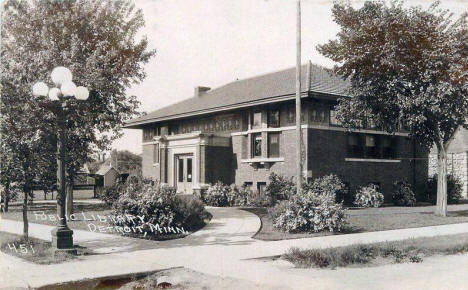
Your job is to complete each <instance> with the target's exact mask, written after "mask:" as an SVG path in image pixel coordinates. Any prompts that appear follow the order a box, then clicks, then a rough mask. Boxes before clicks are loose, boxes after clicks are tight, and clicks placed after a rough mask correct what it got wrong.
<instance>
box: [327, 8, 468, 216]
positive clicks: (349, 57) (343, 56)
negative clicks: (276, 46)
mask: <svg viewBox="0 0 468 290" xmlns="http://www.w3.org/2000/svg"><path fill="white" fill-rule="evenodd" d="M332 12H333V17H334V21H335V22H336V23H337V24H338V25H339V26H340V27H341V30H340V32H339V33H338V35H337V39H336V40H331V41H329V42H328V43H326V44H324V45H319V46H318V50H319V51H320V52H321V53H322V54H323V55H325V56H327V57H329V58H331V59H332V60H334V61H335V62H337V63H338V64H337V65H336V66H335V68H334V70H335V72H336V73H338V74H340V75H342V76H343V77H344V78H347V79H349V80H350V82H351V87H352V89H351V91H350V94H351V95H352V96H353V97H352V98H342V99H340V101H339V104H338V106H337V110H338V118H339V120H340V121H341V122H343V124H344V125H345V126H347V127H359V126H362V125H363V124H364V122H365V121H366V119H367V120H368V121H369V120H370V121H371V122H373V123H375V124H376V125H377V126H380V127H382V128H383V129H385V130H386V131H388V132H391V133H392V132H395V131H397V130H398V128H399V121H400V122H403V123H404V125H405V126H406V127H407V129H408V130H409V135H410V137H413V138H415V139H416V140H417V141H418V142H419V143H420V144H421V145H422V146H424V147H426V148H428V147H430V146H432V145H433V144H435V146H436V147H437V150H438V172H439V176H441V177H442V178H440V179H439V180H438V190H437V208H436V212H435V213H436V214H437V215H441V216H445V215H446V213H447V178H446V173H447V148H448V146H449V144H450V142H451V140H452V139H453V136H454V133H455V131H456V130H457V128H459V127H460V126H462V125H464V124H465V118H466V116H467V115H468V98H467V96H468V87H467V85H466V84H467V80H468V72H467V69H468V41H467V39H468V28H467V25H466V14H464V15H463V16H462V17H460V18H459V19H454V17H453V15H452V14H450V13H449V11H446V10H442V9H440V7H439V3H438V2H435V3H434V4H432V5H431V6H430V7H429V8H428V9H423V8H421V7H410V8H406V7H404V6H403V3H402V2H400V1H392V2H390V4H386V3H385V1H367V2H365V3H364V6H363V7H362V8H360V9H354V8H353V7H351V5H350V4H335V5H334V7H333V10H332Z"/></svg>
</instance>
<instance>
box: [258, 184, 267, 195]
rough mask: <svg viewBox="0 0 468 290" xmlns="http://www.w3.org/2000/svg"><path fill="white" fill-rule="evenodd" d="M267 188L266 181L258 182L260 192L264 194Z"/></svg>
mask: <svg viewBox="0 0 468 290" xmlns="http://www.w3.org/2000/svg"><path fill="white" fill-rule="evenodd" d="M265 188H266V182H257V191H258V193H259V194H264V193H265Z"/></svg>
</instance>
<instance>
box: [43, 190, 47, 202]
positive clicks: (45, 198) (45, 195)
mask: <svg viewBox="0 0 468 290" xmlns="http://www.w3.org/2000/svg"><path fill="white" fill-rule="evenodd" d="M42 191H44V200H47V190H45V189H43V190H42Z"/></svg>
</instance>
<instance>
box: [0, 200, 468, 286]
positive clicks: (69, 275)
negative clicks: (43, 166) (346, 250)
mask: <svg viewBox="0 0 468 290" xmlns="http://www.w3.org/2000/svg"><path fill="white" fill-rule="evenodd" d="M208 210H209V211H210V212H211V213H212V215H213V218H212V220H211V222H210V224H208V225H207V226H206V227H205V228H203V229H202V230H200V231H198V232H196V233H194V234H192V235H189V236H187V237H185V238H183V239H178V240H170V241H161V242H153V241H149V242H151V243H154V245H155V247H154V248H153V249H148V250H141V251H133V252H120V253H112V254H107V255H95V256H85V257H80V260H78V261H72V262H68V263H63V264H59V265H41V266H39V265H34V264H30V263H27V265H26V266H25V265H24V263H21V265H19V264H17V263H15V262H14V261H13V262H11V259H3V256H4V254H2V256H0V267H2V266H3V267H4V268H5V266H6V270H5V271H6V272H3V273H12V275H13V273H14V275H15V276H17V277H18V276H19V277H23V280H27V281H28V283H29V284H30V285H31V286H32V287H38V286H41V285H47V284H52V283H59V282H64V281H72V280H80V279H83V277H86V278H96V277H102V276H110V275H117V274H128V273H133V272H142V271H152V270H161V269H167V268H172V267H180V266H183V267H187V268H190V269H193V270H195V271H200V272H203V273H207V274H211V275H217V276H220V277H226V276H228V277H233V278H242V279H248V280H251V281H254V282H255V283H258V284H259V285H276V286H279V285H281V286H284V287H286V286H288V285H291V283H290V281H289V280H291V279H295V277H294V275H295V274H294V273H298V272H291V273H289V274H288V275H289V276H285V275H286V274H285V272H284V271H282V270H278V269H275V268H274V267H271V266H270V265H266V264H261V262H259V261H249V260H246V259H252V258H258V257H265V256H275V255H281V254H283V253H285V252H286V251H287V250H288V249H289V248H290V247H300V248H324V247H338V246H346V245H350V244H355V243H373V242H382V241H394V240H402V239H408V238H417V237H431V236H438V235H449V234H458V233H467V232H468V223H464V224H450V225H442V226H432V227H424V228H411V229H403V230H391V231H382V232H369V233H357V234H347V235H335V236H324V237H315V238H303V239H296V240H283V241H260V240H255V239H252V238H251V237H252V236H253V235H254V234H255V232H256V231H257V230H258V229H259V228H260V220H259V218H258V217H257V216H256V215H254V214H252V213H249V212H246V211H242V210H238V209H235V208H208ZM3 224H4V223H3V221H2V225H1V227H2V228H1V229H0V230H3V227H4V225H3ZM6 224H7V225H6V226H5V229H6V230H8V231H13V230H14V231H21V230H22V227H20V228H19V229H18V225H17V224H16V226H15V225H14V224H12V223H10V222H7V223H6ZM51 228H52V227H50V226H44V225H37V224H30V231H31V236H36V235H38V236H42V237H44V234H43V232H44V231H45V232H48V233H50V229H51ZM74 232H75V235H76V236H75V237H76V239H75V241H77V243H79V241H89V240H90V239H91V237H93V238H95V239H106V237H105V236H108V235H104V234H98V233H90V232H86V231H79V230H77V231H74ZM90 234H93V235H90ZM113 238H115V236H113ZM120 239H122V240H120ZM123 239H127V238H122V237H117V239H116V240H114V241H112V242H113V243H121V242H122V241H123ZM5 261H10V262H11V263H10V262H6V265H5ZM2 264H3V265H2ZM18 265H19V266H18ZM8 275H9V274H8ZM291 275H292V276H291ZM285 277H286V278H285ZM311 279H312V278H310V277H309V278H308V277H301V278H300V279H299V278H298V281H301V283H303V282H304V283H305V282H307V281H309V282H311ZM281 281H283V282H281ZM293 284H294V285H296V284H295V283H293ZM3 285H5V284H2V286H3ZM6 285H9V284H6ZM297 285H299V284H297ZM302 285H303V284H302Z"/></svg>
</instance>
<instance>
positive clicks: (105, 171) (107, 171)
mask: <svg viewBox="0 0 468 290" xmlns="http://www.w3.org/2000/svg"><path fill="white" fill-rule="evenodd" d="M96 175H99V176H102V179H103V184H102V185H103V186H106V187H107V186H113V185H114V184H115V183H116V182H117V180H118V179H119V177H120V173H119V172H118V171H117V169H115V168H114V167H113V166H110V165H106V164H103V165H102V166H101V168H99V170H98V171H97V172H96Z"/></svg>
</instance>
